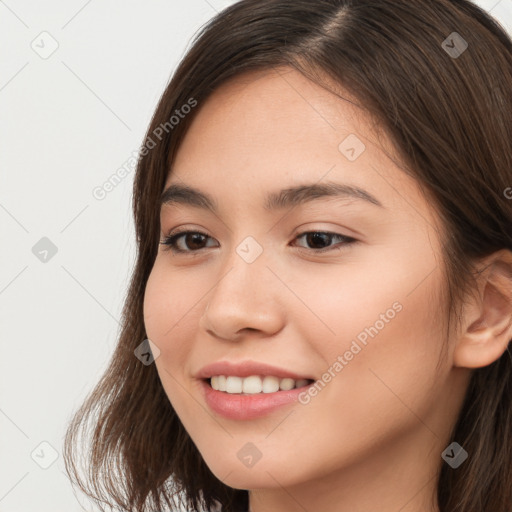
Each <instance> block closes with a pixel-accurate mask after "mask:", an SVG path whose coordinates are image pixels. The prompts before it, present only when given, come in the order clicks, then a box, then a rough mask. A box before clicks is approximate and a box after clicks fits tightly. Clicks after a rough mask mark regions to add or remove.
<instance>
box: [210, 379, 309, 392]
mask: <svg viewBox="0 0 512 512" xmlns="http://www.w3.org/2000/svg"><path fill="white" fill-rule="evenodd" d="M308 383H309V380H308V379H298V380H294V379H290V378H284V379H280V378H279V377H274V376H271V375H266V376H264V377H260V376H259V375H251V376H250V377H235V376H232V375H228V376H226V375H215V376H213V377H212V378H211V379H210V385H211V386H212V388H213V389H215V390H217V391H224V392H226V393H230V394H240V393H244V394H247V395H255V394H257V393H275V392H276V391H279V390H281V391H289V390H290V389H294V388H301V387H303V386H306V385H307V384H308Z"/></svg>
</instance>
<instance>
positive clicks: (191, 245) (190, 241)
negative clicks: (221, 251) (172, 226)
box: [160, 231, 213, 253]
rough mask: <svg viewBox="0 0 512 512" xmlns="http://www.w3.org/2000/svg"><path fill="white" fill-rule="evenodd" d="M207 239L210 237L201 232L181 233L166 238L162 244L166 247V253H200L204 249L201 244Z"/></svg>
mask: <svg viewBox="0 0 512 512" xmlns="http://www.w3.org/2000/svg"><path fill="white" fill-rule="evenodd" d="M207 238H210V237H209V236H208V235H207V234H206V233H202V232H201V231H181V232H178V233H174V234H170V235H169V236H167V237H165V238H164V240H163V241H161V242H160V244H162V245H164V246H165V247H164V250H166V251H171V252H176V253H185V252H198V251H199V250H200V249H204V247H201V244H203V243H204V240H205V239H207ZM212 240H213V238H212ZM180 242H181V243H180ZM198 246H199V247H198ZM184 247H185V248H184Z"/></svg>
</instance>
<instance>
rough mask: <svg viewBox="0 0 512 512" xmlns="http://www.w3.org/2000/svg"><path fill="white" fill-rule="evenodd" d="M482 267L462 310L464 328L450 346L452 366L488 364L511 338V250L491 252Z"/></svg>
mask: <svg viewBox="0 0 512 512" xmlns="http://www.w3.org/2000/svg"><path fill="white" fill-rule="evenodd" d="M482 268H483V271H482V272H481V275H480V276H479V277H478V279H479V290H478V291H479V293H478V295H477V297H476V298H473V299H472V302H471V303H470V304H468V305H467V307H466V309H465V325H466V327H465V329H464V330H463V332H462V333H461V334H460V335H459V339H458V340H457V345H456V347H455V349H454V354H453V358H454V360H453V364H454V366H458V367H463V368H481V367H484V366H488V365H490V364H492V363H493V362H495V361H496V360H498V359H499V358H500V357H501V356H502V355H503V353H504V352H505V351H506V350H507V347H508V345H509V343H510V342H511V340H512V252H511V251H509V250H506V249H503V250H501V251H498V252H495V253H493V254H492V255H491V256H489V257H488V258H486V259H485V261H484V265H483V267H482Z"/></svg>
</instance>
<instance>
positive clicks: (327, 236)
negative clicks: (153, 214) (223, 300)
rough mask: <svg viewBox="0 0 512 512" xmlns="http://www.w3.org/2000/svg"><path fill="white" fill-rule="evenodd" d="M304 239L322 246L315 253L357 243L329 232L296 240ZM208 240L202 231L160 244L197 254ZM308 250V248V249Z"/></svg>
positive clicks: (172, 236) (177, 235) (308, 233)
mask: <svg viewBox="0 0 512 512" xmlns="http://www.w3.org/2000/svg"><path fill="white" fill-rule="evenodd" d="M304 237H305V238H304ZM302 238H304V240H305V241H306V243H307V244H309V245H313V246H318V245H321V246H322V247H320V248H318V247H311V248H309V249H310V250H311V251H312V252H314V253H319V252H327V251H331V250H339V249H341V247H337V246H339V245H340V244H341V245H344V246H346V245H349V244H353V243H355V242H357V240H356V239H355V238H352V237H349V236H345V235H340V234H338V233H331V232H328V231H306V232H304V233H301V234H300V235H298V236H297V237H296V238H295V240H299V239H302ZM207 239H210V240H213V238H211V237H210V236H208V235H207V234H206V233H203V232H201V231H181V232H178V233H171V234H170V235H168V236H167V237H165V238H164V240H163V241H161V242H160V244H161V245H164V246H165V247H164V250H166V251H171V252H175V253H197V252H199V251H200V250H201V249H205V248H207V247H204V245H203V244H204V242H205V241H206V240H207ZM333 239H337V240H339V243H338V244H336V245H334V246H330V243H329V242H332V240H333ZM306 249H308V248H307V247H306Z"/></svg>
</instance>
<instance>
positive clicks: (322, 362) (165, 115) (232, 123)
mask: <svg viewBox="0 0 512 512" xmlns="http://www.w3.org/2000/svg"><path fill="white" fill-rule="evenodd" d="M511 141H512V42H511V40H510V38H509V36H508V35H507V33H506V32H505V31H504V29H503V28H502V27H501V26H500V25H499V24H498V23H497V22H496V21H495V20H493V19H492V18H491V17H490V16H489V15H487V14H486V13H485V12H484V11H483V10H481V9H480V8H478V7H477V6H475V5H474V4H472V3H471V2H469V1H466V0H432V1H429V2H424V1H423V0H242V1H241V2H238V3H236V4H234V5H233V6H231V7H229V8H227V9H226V10H224V11H222V12H221V13H220V14H218V15H217V16H216V17H215V18H214V19H213V20H212V21H211V22H210V23H208V24H207V26H205V27H204V28H203V30H202V31H201V33H200V34H199V35H198V36H197V38H196V40H195V41H194V44H193V46H192V47H191V49H190V50H189V51H188V53H187V55H186V56H185V58H184V59H183V61H182V62H181V64H180V65H179V67H178V69H177V70H176V72H175V74H174V76H173V78H172V80H171V82H170V84H169V86H168V87H167V89H166V90H165V92H164V94H163V96H162V98H161V101H160V103H159V105H158V107H157V109H156V112H155V114H154V116H153V119H152V121H151V124H150V126H149V129H148V132H147V137H146V140H145V143H144V145H143V146H142V148H141V152H140V159H139V164H138V168H137V174H136V177H135V184H134V197H133V209H134V216H135V225H136V231H137V243H138V259H137V263H136V266H135V269H134V273H133V277H132V281H131V287H130V290H129V294H128V297H127V300H126V305H125V308H124V316H123V318H124V320H123V330H122V333H121V336H120V339H119V344H118V347H117V349H116V351H115V353H114V355H113V359H112V362H111V365H110V367H109V369H108V371H107V372H106V374H105V375H104V377H103V378H102V380H101V382H100V383H99V384H98V386H97V387H96V389H95V390H94V392H93V393H92V394H91V396H90V397H89V398H88V400H87V401H86V403H85V404H84V405H83V406H82V408H81V409H80V411H78V413H77V414H76V416H75V418H74V420H73V422H72V424H71V425H70V427H69V431H68V435H67V438H66V444H65V448H66V452H65V456H66V462H67V468H68V472H69V474H70V476H71V477H72V478H73V479H74V481H75V482H76V483H77V484H78V485H79V486H80V487H81V488H82V490H84V491H85V492H87V493H88V494H89V495H90V496H91V497H92V498H93V499H95V501H96V502H97V503H98V504H100V505H102V506H103V505H109V506H111V507H118V508H121V510H127V511H155V510H163V508H164V507H166V508H167V509H170V510H180V509H179V507H178V505H177V504H176V498H177V497H178V496H179V497H180V498H181V499H182V501H183V504H182V505H183V507H184V510H187V511H199V510H222V511H224V512H228V511H247V510H250V511H251V512H279V511H287V512H295V511H310V512H313V511H320V510H321V511H322V512H355V511H358V512H370V511H372V512H373V511H376V510H378V511H379V512H398V511H401V512H432V511H435V512H510V511H511V510H512V435H511V434H512V357H511V353H510V342H511V339H512V151H511ZM88 429H92V432H91V433H92V435H91V436H90V439H91V441H92V445H91V452H90V457H89V459H88V460H87V463H88V472H87V474H86V475H85V476H83V475H81V474H80V470H79V467H78V460H79V457H80V453H81V452H80V451H79V450H80V448H81V445H80V444H79V443H78V440H79V439H80V438H81V436H80V434H83V433H87V432H89V430H88Z"/></svg>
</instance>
